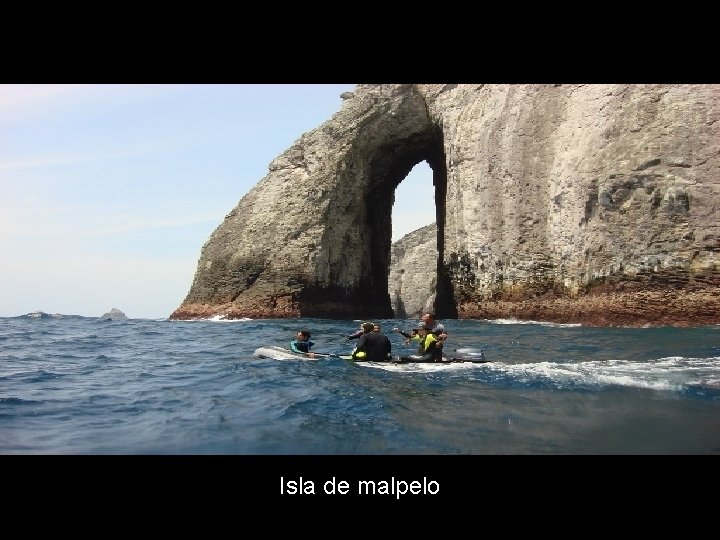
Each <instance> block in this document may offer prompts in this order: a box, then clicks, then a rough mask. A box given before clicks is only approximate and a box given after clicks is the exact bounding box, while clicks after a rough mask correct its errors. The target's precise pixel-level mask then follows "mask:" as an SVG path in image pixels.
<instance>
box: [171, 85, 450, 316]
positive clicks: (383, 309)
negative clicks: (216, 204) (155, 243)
mask: <svg viewBox="0 0 720 540" xmlns="http://www.w3.org/2000/svg"><path fill="white" fill-rule="evenodd" d="M345 98H346V99H347V102H346V106H345V107H344V108H343V110H342V111H341V112H340V113H337V114H336V115H335V116H334V117H333V119H332V120H330V121H329V122H327V123H325V124H324V125H323V126H321V127H320V128H319V129H318V130H315V131H314V132H312V133H310V134H306V135H303V136H302V137H301V138H300V139H299V140H298V141H297V142H296V143H295V144H294V145H293V146H292V147H291V148H290V149H288V150H287V151H286V152H284V153H283V154H282V155H281V156H279V157H278V158H277V159H275V160H274V161H273V162H272V163H271V164H270V167H269V169H270V174H269V175H268V176H266V177H265V178H264V179H263V180H262V181H261V182H260V183H258V185H257V186H255V187H254V188H253V189H252V190H251V191H250V192H249V193H248V194H247V195H246V196H245V197H243V199H242V200H241V201H240V203H239V205H238V206H237V207H236V208H235V209H234V210H233V211H232V212H231V213H230V214H228V216H227V217H226V218H225V221H224V222H223V224H222V225H221V226H220V227H218V229H217V230H216V231H215V232H214V233H213V235H212V236H211V238H210V240H209V241H208V242H207V243H206V244H205V246H204V247H203V253H202V256H201V260H200V263H199V265H198V271H197V273H196V276H195V279H194V281H193V285H192V288H191V290H190V293H189V294H188V296H187V298H186V300H185V302H184V303H183V305H182V306H181V307H180V308H179V309H178V310H176V312H175V313H174V314H173V315H172V317H173V318H185V317H197V316H208V315H211V314H218V313H220V314H223V315H225V316H228V317H240V316H248V315H250V316H255V317H292V316H306V317H348V318H353V317H392V316H393V311H392V308H391V304H390V296H389V294H388V274H389V266H390V247H391V236H392V221H391V220H392V206H393V202H394V193H395V188H396V187H397V186H398V184H399V183H400V182H402V180H403V179H404V178H405V177H406V176H407V174H408V173H409V172H410V170H411V169H412V168H413V167H414V166H415V165H416V164H417V163H420V162H422V161H426V162H427V163H428V165H429V166H430V167H431V168H432V170H433V184H434V186H435V193H434V194H433V193H428V197H433V196H434V198H435V201H437V204H436V208H437V212H436V215H435V216H433V217H434V218H435V219H436V221H437V222H438V223H439V224H442V223H443V216H444V209H445V206H444V200H445V189H446V171H445V155H444V145H443V139H442V131H441V130H440V129H439V127H438V126H437V125H436V124H435V123H434V122H433V121H432V120H431V118H430V116H429V114H428V109H427V104H426V102H425V100H424V99H423V97H422V96H421V94H420V93H419V92H418V91H417V90H416V89H414V88H413V87H412V86H411V85H403V86H399V87H389V88H387V89H385V91H384V92H379V93H378V92H371V93H368V94H367V95H364V96H363V95H360V96H356V95H354V94H353V95H350V96H348V95H345ZM348 102H349V103H348ZM430 220H432V217H431V218H430ZM439 229H440V230H441V227H439ZM440 234H441V233H439V236H440ZM438 251H439V253H440V254H441V253H442V240H440V239H439V240H438ZM431 255H432V254H431ZM441 260H442V256H441V255H440V256H438V257H437V262H436V263H434V264H435V265H436V266H439V262H440V261H441ZM445 281H447V280H445ZM442 282H443V281H442V280H439V283H442ZM445 296H447V297H448V298H447V299H445ZM436 306H438V307H441V306H444V307H447V309H442V308H441V309H440V312H441V314H442V315H443V316H446V317H454V316H455V314H456V311H455V304H454V301H453V299H452V291H451V289H449V288H447V287H446V288H444V289H443V288H442V286H441V285H438V300H437V301H436Z"/></svg>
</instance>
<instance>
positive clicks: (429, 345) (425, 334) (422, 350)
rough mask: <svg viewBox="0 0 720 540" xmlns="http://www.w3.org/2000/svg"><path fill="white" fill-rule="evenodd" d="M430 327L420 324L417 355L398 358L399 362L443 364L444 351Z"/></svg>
mask: <svg viewBox="0 0 720 540" xmlns="http://www.w3.org/2000/svg"><path fill="white" fill-rule="evenodd" d="M430 330H431V328H430V325H428V324H426V323H423V322H421V323H420V324H418V336H420V344H419V345H418V352H417V354H413V355H408V356H398V357H397V361H398V362H442V349H441V348H440V347H438V339H437V338H436V337H435V334H433V333H432V332H431V331H430Z"/></svg>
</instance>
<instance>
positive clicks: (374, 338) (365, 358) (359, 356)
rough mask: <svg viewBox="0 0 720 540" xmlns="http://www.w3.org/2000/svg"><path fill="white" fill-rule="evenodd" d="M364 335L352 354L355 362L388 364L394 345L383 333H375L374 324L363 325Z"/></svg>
mask: <svg viewBox="0 0 720 540" xmlns="http://www.w3.org/2000/svg"><path fill="white" fill-rule="evenodd" d="M362 326H363V335H362V336H360V339H358V344H357V347H355V349H354V350H353V352H352V359H353V362H387V361H388V360H390V352H391V350H392V345H390V340H389V339H388V337H387V336H386V335H385V334H383V333H382V332H374V331H373V330H374V329H375V326H376V325H374V324H373V323H370V322H367V323H363V325H362Z"/></svg>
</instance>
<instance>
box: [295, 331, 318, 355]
mask: <svg viewBox="0 0 720 540" xmlns="http://www.w3.org/2000/svg"><path fill="white" fill-rule="evenodd" d="M313 345H315V343H314V342H312V341H310V332H309V331H308V330H300V331H299V332H298V333H297V334H296V335H295V339H294V340H292V341H291V342H290V350H291V351H292V352H296V353H303V354H304V355H305V356H307V357H309V358H315V353H313V352H310V349H311V348H312V346H313Z"/></svg>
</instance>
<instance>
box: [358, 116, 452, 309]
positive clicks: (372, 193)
mask: <svg viewBox="0 0 720 540" xmlns="http://www.w3.org/2000/svg"><path fill="white" fill-rule="evenodd" d="M374 156H375V158H374V159H371V161H370V167H369V175H368V178H367V180H368V195H367V199H366V207H367V209H368V212H367V227H368V231H369V233H370V234H369V239H370V246H369V251H370V282H371V283H372V286H371V287H367V288H365V290H370V291H377V292H376V293H375V294H376V296H375V298H374V299H373V303H374V304H375V305H376V306H380V307H381V309H380V311H381V312H382V314H383V316H386V317H400V318H402V317H404V316H408V315H414V313H407V311H406V310H405V309H404V308H403V307H402V306H400V308H399V309H398V307H399V306H398V302H397V295H396V291H391V290H390V284H389V278H390V267H391V262H392V255H393V254H392V242H393V207H394V205H395V201H396V193H397V188H398V186H399V185H400V183H401V182H403V181H404V180H405V179H406V178H407V176H408V174H409V173H410V172H411V171H412V170H413V168H414V167H415V166H416V165H418V164H420V163H423V162H425V163H426V164H427V166H428V167H429V169H430V170H431V171H432V173H431V176H432V186H429V187H428V188H427V191H426V192H425V193H424V194H423V195H424V196H425V197H426V199H427V201H428V202H430V203H431V204H430V209H431V212H432V213H431V214H430V215H428V216H427V218H428V219H427V224H428V225H430V224H432V223H433V221H434V222H435V224H436V233H435V250H434V251H433V250H432V248H430V249H428V252H427V253H426V254H425V255H426V256H425V255H424V256H423V263H424V264H427V265H429V266H430V271H429V275H430V276H431V280H434V284H431V285H432V286H433V288H434V297H433V298H432V299H430V300H431V301H430V302H429V303H428V302H425V303H424V305H423V306H422V307H421V308H420V309H431V310H434V311H435V312H436V313H437V315H438V316H439V317H444V318H456V317H457V312H456V308H455V302H454V296H453V291H452V287H451V284H450V280H449V277H448V275H447V273H446V272H445V270H444V265H443V255H444V225H445V208H446V194H447V170H446V167H445V152H444V147H443V143H442V135H441V133H440V131H439V130H431V133H427V132H426V133H422V134H421V135H420V136H417V135H416V136H415V137H410V138H408V139H406V140H401V141H395V142H394V143H392V144H391V145H388V146H386V147H385V148H381V149H378V151H377V152H375V153H374ZM433 201H434V204H432V202H433ZM433 206H434V211H433V209H432V207H433ZM433 269H434V275H433ZM392 295H395V301H393V299H392Z"/></svg>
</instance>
